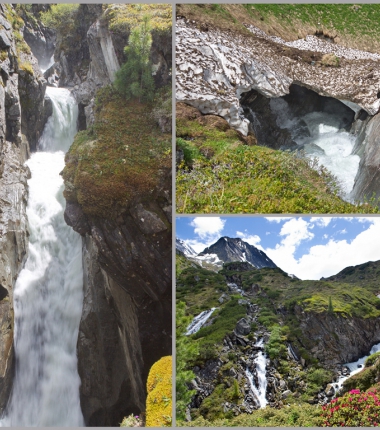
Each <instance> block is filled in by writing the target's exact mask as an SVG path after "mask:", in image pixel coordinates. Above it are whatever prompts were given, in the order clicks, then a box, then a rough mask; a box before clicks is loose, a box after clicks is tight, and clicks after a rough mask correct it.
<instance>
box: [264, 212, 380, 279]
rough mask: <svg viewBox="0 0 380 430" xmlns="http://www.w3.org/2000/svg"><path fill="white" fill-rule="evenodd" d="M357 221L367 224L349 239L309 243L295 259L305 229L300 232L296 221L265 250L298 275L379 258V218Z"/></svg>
mask: <svg viewBox="0 0 380 430" xmlns="http://www.w3.org/2000/svg"><path fill="white" fill-rule="evenodd" d="M295 221H296V220H295ZM361 222H369V223H370V225H369V226H368V228H366V229H365V230H363V231H362V232H360V233H358V234H357V236H356V237H355V238H354V239H352V240H351V241H350V242H347V240H333V239H330V240H329V241H328V243H326V244H325V245H315V246H312V247H311V248H310V249H309V251H308V253H307V254H304V255H303V256H302V257H300V258H299V259H298V260H297V259H295V257H294V254H295V250H296V248H297V243H298V244H299V243H301V242H300V240H301V241H302V240H304V239H302V237H306V238H307V234H306V233H305V231H303V233H302V225H301V224H298V223H297V224H294V226H293V228H294V231H293V232H292V231H290V230H291V229H289V227H290V226H288V228H287V231H288V232H289V234H288V235H287V236H286V237H285V239H283V240H282V241H281V244H279V245H277V246H276V248H275V249H266V250H265V252H266V253H267V254H268V256H269V257H270V258H271V259H272V260H273V261H274V262H275V263H276V264H277V265H278V266H279V267H281V269H283V270H285V271H286V272H288V273H292V274H295V275H296V276H298V277H299V278H301V279H320V278H321V277H322V276H323V277H328V276H331V275H334V274H336V273H338V272H340V271H341V270H343V269H344V268H345V267H348V266H356V265H358V264H362V263H365V262H367V261H376V260H380V246H379V244H378V243H379V238H380V218H367V219H363V220H362V221H361ZM309 233H310V232H309Z"/></svg>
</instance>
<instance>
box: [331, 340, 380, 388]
mask: <svg viewBox="0 0 380 430" xmlns="http://www.w3.org/2000/svg"><path fill="white" fill-rule="evenodd" d="M378 351H380V343H378V344H376V345H374V346H373V347H372V348H371V351H370V352H369V354H368V355H364V356H363V357H360V358H359V360H357V361H353V362H352V363H346V364H344V366H346V367H348V368H349V369H350V374H349V376H341V377H340V378H339V379H338V381H337V382H334V383H333V386H334V388H335V393H336V394H338V392H339V390H340V389H341V388H342V386H343V382H344V381H346V380H347V379H348V378H351V376H354V375H356V374H357V373H359V372H361V371H362V370H363V367H364V363H365V361H366V360H367V358H368V357H369V356H370V355H372V354H374V353H375V352H378Z"/></svg>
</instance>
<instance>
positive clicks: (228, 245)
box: [198, 236, 277, 269]
mask: <svg viewBox="0 0 380 430" xmlns="http://www.w3.org/2000/svg"><path fill="white" fill-rule="evenodd" d="M208 254H214V255H217V256H218V258H219V259H220V260H222V261H223V262H225V263H230V262H233V261H246V262H248V263H250V264H251V265H252V266H254V267H256V268H257V269H261V268H262V267H273V268H276V267H277V266H276V264H275V263H274V262H273V261H272V260H271V259H270V258H269V257H268V256H267V255H266V254H265V252H263V251H260V250H259V249H257V248H256V247H255V246H253V245H250V244H249V243H247V242H245V241H244V240H242V239H241V238H240V237H236V238H231V237H228V236H223V237H221V238H220V239H219V240H217V241H216V242H215V243H214V244H213V245H211V246H209V247H207V248H205V249H204V250H203V251H202V252H201V253H199V254H198V256H205V255H208Z"/></svg>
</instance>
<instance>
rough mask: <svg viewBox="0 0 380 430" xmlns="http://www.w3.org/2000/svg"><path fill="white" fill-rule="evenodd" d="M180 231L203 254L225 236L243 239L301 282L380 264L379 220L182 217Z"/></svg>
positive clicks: (365, 218) (367, 218)
mask: <svg viewBox="0 0 380 430" xmlns="http://www.w3.org/2000/svg"><path fill="white" fill-rule="evenodd" d="M176 230H177V237H178V238H180V239H183V240H185V241H186V242H187V243H188V244H189V245H190V246H192V247H193V248H194V250H195V251H197V252H201V251H202V250H203V249H204V248H205V247H207V246H209V245H211V244H212V243H215V242H216V241H217V240H218V239H219V237H221V236H229V237H240V238H242V239H243V240H245V241H246V242H248V243H250V244H251V245H254V246H256V247H257V248H259V249H261V250H263V251H264V252H265V253H266V254H267V255H268V256H269V257H270V258H271V259H272V260H273V261H274V262H275V263H276V264H277V266H279V267H281V269H283V270H284V271H286V272H287V273H291V274H294V275H296V276H298V277H299V278H301V279H320V278H321V277H322V276H325V277H326V276H330V275H334V274H336V273H338V272H339V271H340V270H342V269H344V268H345V267H348V266H355V265H357V264H362V263H365V262H367V261H376V260H380V218H376V217H294V216H293V217H286V218H284V217H223V216H222V217H177V221H176Z"/></svg>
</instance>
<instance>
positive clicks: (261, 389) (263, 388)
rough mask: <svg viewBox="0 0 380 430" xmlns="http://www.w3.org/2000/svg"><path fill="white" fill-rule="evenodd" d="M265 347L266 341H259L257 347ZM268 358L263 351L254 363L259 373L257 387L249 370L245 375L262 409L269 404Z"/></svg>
mask: <svg viewBox="0 0 380 430" xmlns="http://www.w3.org/2000/svg"><path fill="white" fill-rule="evenodd" d="M263 345H264V340H263V339H261V340H259V341H258V342H257V343H256V345H255V346H258V347H262V346H263ZM266 361H267V360H266V357H265V354H264V353H263V351H259V353H258V354H257V356H256V358H255V360H254V362H255V364H256V372H257V382H258V384H257V386H256V383H255V381H254V378H253V375H252V373H251V372H250V371H249V369H248V368H247V369H246V370H245V374H246V376H247V378H248V381H249V385H250V387H251V391H252V393H253V394H254V396H255V397H256V398H257V400H258V402H259V405H260V408H265V406H266V405H267V404H268V402H267V399H266V392H267V382H268V381H267V376H266Z"/></svg>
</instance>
